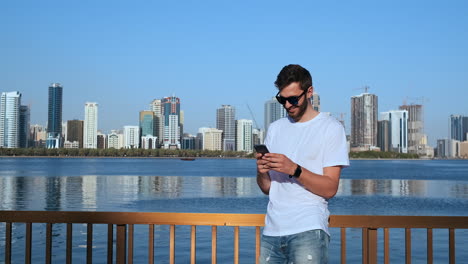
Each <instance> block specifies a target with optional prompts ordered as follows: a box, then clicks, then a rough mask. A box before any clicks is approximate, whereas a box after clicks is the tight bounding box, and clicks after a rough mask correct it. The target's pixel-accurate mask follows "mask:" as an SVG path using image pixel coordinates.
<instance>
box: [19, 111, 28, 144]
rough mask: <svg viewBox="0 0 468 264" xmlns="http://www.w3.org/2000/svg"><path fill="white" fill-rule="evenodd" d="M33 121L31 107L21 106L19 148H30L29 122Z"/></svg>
mask: <svg viewBox="0 0 468 264" xmlns="http://www.w3.org/2000/svg"><path fill="white" fill-rule="evenodd" d="M30 119H31V113H30V110H29V106H27V105H21V106H20V119H19V147H20V148H27V147H29V142H30V140H29V134H30V133H29V121H30Z"/></svg>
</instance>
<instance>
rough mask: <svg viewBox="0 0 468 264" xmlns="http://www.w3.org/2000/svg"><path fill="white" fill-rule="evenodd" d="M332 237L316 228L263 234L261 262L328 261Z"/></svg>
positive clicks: (288, 263)
mask: <svg viewBox="0 0 468 264" xmlns="http://www.w3.org/2000/svg"><path fill="white" fill-rule="evenodd" d="M329 242H330V237H329V236H328V234H327V233H325V231H323V230H320V229H316V230H310V231H306V232H302V233H298V234H294V235H288V236H265V235H263V236H262V242H261V248H260V264H267V263H268V264H269V263H274V264H277V263H280V264H291V263H294V264H301V263H317V264H323V263H328V244H329Z"/></svg>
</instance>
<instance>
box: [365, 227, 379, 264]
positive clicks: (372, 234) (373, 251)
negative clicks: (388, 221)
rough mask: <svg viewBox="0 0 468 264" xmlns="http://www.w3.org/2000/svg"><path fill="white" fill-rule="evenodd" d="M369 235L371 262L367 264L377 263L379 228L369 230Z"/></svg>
mask: <svg viewBox="0 0 468 264" xmlns="http://www.w3.org/2000/svg"><path fill="white" fill-rule="evenodd" d="M367 235H368V239H367V242H368V243H369V244H368V246H369V251H368V253H369V255H368V260H369V261H368V262H367V263H377V228H369V229H368V233H367Z"/></svg>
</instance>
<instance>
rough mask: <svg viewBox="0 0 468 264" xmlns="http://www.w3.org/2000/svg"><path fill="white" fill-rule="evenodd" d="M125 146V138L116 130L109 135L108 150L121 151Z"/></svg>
mask: <svg viewBox="0 0 468 264" xmlns="http://www.w3.org/2000/svg"><path fill="white" fill-rule="evenodd" d="M123 146H124V136H123V134H121V133H118V132H117V131H116V130H111V133H110V134H108V135H107V148H114V149H121V148H123Z"/></svg>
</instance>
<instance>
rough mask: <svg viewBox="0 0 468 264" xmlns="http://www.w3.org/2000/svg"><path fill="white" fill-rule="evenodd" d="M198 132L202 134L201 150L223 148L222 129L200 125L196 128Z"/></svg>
mask: <svg viewBox="0 0 468 264" xmlns="http://www.w3.org/2000/svg"><path fill="white" fill-rule="evenodd" d="M198 132H199V133H201V134H202V149H203V150H223V144H222V133H223V131H222V130H220V129H217V128H207V127H202V128H200V129H199V130H198Z"/></svg>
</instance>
